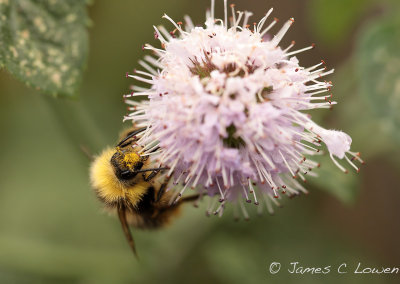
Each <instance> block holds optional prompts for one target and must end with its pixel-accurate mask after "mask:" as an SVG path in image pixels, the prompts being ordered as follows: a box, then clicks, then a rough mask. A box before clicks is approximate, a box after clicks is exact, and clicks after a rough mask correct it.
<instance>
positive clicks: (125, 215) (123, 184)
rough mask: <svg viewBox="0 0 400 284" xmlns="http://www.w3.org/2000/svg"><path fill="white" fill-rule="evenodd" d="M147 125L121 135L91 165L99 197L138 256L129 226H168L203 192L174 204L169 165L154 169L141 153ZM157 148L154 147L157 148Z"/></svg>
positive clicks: (92, 179) (94, 185)
mask: <svg viewBox="0 0 400 284" xmlns="http://www.w3.org/2000/svg"><path fill="white" fill-rule="evenodd" d="M145 129H146V128H145V127H144V128H136V129H135V128H132V129H130V130H129V131H127V132H126V133H125V134H124V135H122V137H121V141H120V142H119V143H118V144H117V145H116V147H115V148H107V149H106V150H104V151H103V152H102V153H101V154H100V155H99V156H97V157H95V159H94V160H93V162H92V165H91V168H90V181H91V185H92V187H93V189H94V191H95V193H96V195H97V197H98V199H99V200H100V201H101V202H102V203H103V204H104V205H105V207H106V208H107V209H109V210H110V211H113V212H116V213H117V215H118V217H119V220H120V222H121V225H122V229H123V232H124V235H125V237H126V239H127V241H128V243H129V246H130V248H131V249H132V251H133V253H134V254H135V256H136V257H137V252H136V246H135V242H134V240H133V237H132V233H131V231H130V228H129V226H133V227H136V228H139V229H156V228H160V227H163V226H165V225H167V224H168V223H169V222H170V220H171V219H173V217H174V216H176V215H178V213H179V209H180V207H181V205H182V204H183V203H185V202H190V201H195V200H197V199H198V197H199V195H192V196H187V197H183V198H181V199H180V200H179V201H178V202H174V203H171V200H173V197H174V196H173V193H172V192H169V191H166V189H167V186H168V184H169V181H170V178H169V177H167V176H165V175H163V176H160V178H156V177H157V176H159V175H160V173H162V172H163V171H164V170H166V169H167V168H163V167H158V168H154V167H152V165H153V164H154V162H153V161H152V160H151V158H149V156H148V155H147V156H145V155H141V154H140V150H141V149H142V147H140V146H138V145H137V143H136V142H137V141H138V137H137V136H138V135H139V134H140V133H141V132H143V131H144V130H145ZM156 150H157V149H155V150H153V151H156Z"/></svg>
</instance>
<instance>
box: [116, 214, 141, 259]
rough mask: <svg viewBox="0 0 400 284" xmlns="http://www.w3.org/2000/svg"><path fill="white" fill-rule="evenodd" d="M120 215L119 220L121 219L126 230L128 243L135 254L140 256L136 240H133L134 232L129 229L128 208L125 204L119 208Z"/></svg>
mask: <svg viewBox="0 0 400 284" xmlns="http://www.w3.org/2000/svg"><path fill="white" fill-rule="evenodd" d="M118 217H119V220H120V221H121V225H122V230H123V231H124V235H125V237H126V239H127V241H128V244H129V246H130V248H131V249H132V251H133V253H134V254H135V256H136V257H138V255H137V252H136V247H135V242H134V240H133V237H132V233H131V231H130V230H129V225H128V222H127V220H126V209H125V207H124V206H123V207H121V208H119V209H118Z"/></svg>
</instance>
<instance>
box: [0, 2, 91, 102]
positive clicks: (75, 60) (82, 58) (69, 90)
mask: <svg viewBox="0 0 400 284" xmlns="http://www.w3.org/2000/svg"><path fill="white" fill-rule="evenodd" d="M0 12H1V18H0V66H1V67H3V66H4V67H5V68H6V69H7V70H8V71H9V72H10V73H11V74H13V75H14V76H16V77H17V78H18V79H20V80H21V81H22V82H25V83H26V84H27V85H28V86H33V87H36V88H37V89H39V90H42V91H44V92H46V93H51V94H53V95H66V96H72V95H74V94H75V93H76V91H77V88H78V87H79V85H80V82H81V81H82V75H83V74H82V73H83V68H84V67H85V65H86V59H87V55H88V35H87V31H86V26H87V25H88V17H87V14H86V0H72V1H63V0H2V1H0Z"/></svg>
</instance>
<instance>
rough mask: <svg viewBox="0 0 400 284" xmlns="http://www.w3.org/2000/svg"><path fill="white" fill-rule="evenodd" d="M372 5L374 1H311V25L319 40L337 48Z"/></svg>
mask: <svg viewBox="0 0 400 284" xmlns="http://www.w3.org/2000/svg"><path fill="white" fill-rule="evenodd" d="M372 3H374V1H373V0H334V1H332V0H310V4H309V5H310V8H309V11H308V12H309V16H310V23H311V26H312V28H313V31H314V32H315V34H316V35H317V37H318V40H319V41H321V43H323V44H325V45H326V46H327V47H329V48H332V49H333V48H337V46H338V45H340V43H341V42H342V41H343V40H344V39H346V38H347V37H348V36H349V35H350V34H351V33H352V32H353V30H354V25H355V24H356V23H357V22H358V21H359V19H360V17H361V16H362V15H363V14H364V13H365V11H366V10H367V9H368V8H369V7H370V5H371V4H372Z"/></svg>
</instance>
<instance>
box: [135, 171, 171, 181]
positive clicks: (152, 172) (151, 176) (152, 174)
mask: <svg viewBox="0 0 400 284" xmlns="http://www.w3.org/2000/svg"><path fill="white" fill-rule="evenodd" d="M167 169H168V168H155V169H145V170H138V171H135V172H150V171H151V174H149V176H148V177H146V174H143V179H144V181H151V180H152V179H153V178H154V177H155V176H156V175H157V174H158V173H159V172H160V171H162V170H167Z"/></svg>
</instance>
